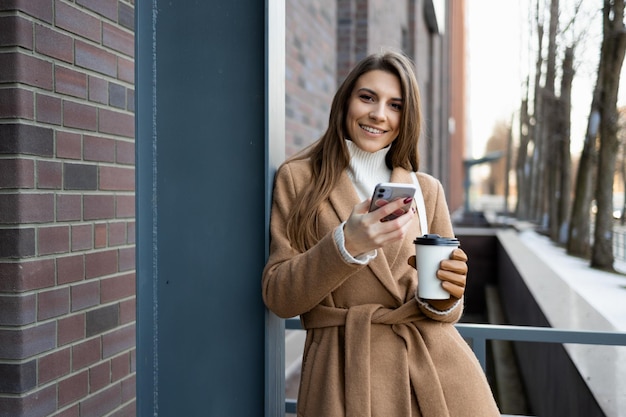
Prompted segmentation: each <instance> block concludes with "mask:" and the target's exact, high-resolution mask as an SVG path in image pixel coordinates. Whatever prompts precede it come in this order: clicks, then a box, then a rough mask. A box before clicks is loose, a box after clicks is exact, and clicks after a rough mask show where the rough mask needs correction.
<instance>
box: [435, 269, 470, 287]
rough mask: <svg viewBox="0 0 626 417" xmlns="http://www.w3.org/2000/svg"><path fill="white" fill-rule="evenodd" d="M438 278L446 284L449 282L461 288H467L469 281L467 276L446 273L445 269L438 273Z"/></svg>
mask: <svg viewBox="0 0 626 417" xmlns="http://www.w3.org/2000/svg"><path fill="white" fill-rule="evenodd" d="M437 278H439V279H440V280H441V281H443V282H444V283H446V282H449V283H451V284H454V285H457V286H459V287H465V283H466V281H467V277H466V276H465V275H463V274H455V273H454V272H450V271H444V270H443V269H440V270H438V271H437Z"/></svg>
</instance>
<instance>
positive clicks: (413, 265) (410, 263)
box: [407, 255, 417, 268]
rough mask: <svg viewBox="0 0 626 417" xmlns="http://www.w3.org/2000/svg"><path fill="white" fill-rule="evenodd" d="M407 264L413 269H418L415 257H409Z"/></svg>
mask: <svg viewBox="0 0 626 417" xmlns="http://www.w3.org/2000/svg"><path fill="white" fill-rule="evenodd" d="M407 263H408V264H409V265H411V266H412V267H413V268H415V267H416V265H417V263H416V261H415V255H412V256H409V259H408V260H407Z"/></svg>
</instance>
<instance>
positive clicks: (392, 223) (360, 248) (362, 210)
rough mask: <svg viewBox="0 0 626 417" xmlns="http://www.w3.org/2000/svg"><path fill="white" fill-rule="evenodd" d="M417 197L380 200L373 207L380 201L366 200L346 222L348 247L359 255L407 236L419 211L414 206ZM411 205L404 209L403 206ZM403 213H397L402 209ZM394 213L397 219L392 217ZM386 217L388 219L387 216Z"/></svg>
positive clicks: (353, 254)
mask: <svg viewBox="0 0 626 417" xmlns="http://www.w3.org/2000/svg"><path fill="white" fill-rule="evenodd" d="M412 202H413V198H412V197H406V198H404V199H397V200H394V201H391V202H387V203H385V202H384V201H383V202H380V206H378V207H377V208H375V209H374V210H373V211H371V210H370V209H371V207H372V205H373V204H376V202H375V201H374V202H373V201H372V200H371V199H368V200H365V201H363V202H361V203H359V204H357V205H356V206H354V209H353V210H352V213H351V214H350V217H348V220H347V221H346V224H345V226H344V231H343V233H344V238H345V246H346V250H347V251H348V252H349V253H350V254H351V255H352V256H355V257H356V256H359V255H362V254H364V253H367V252H371V251H373V250H375V249H378V248H380V247H382V246H383V245H385V244H387V243H391V242H394V241H397V240H400V239H403V238H404V236H405V235H406V233H407V232H408V230H409V226H410V224H411V220H412V219H413V215H414V214H415V211H414V210H413V209H411V207H412ZM406 206H408V207H409V208H408V211H406V212H404V211H405V209H403V207H406ZM401 212H404V213H403V214H401V215H400V216H397V215H394V213H401ZM389 216H392V217H393V219H389ZM384 219H385V220H384Z"/></svg>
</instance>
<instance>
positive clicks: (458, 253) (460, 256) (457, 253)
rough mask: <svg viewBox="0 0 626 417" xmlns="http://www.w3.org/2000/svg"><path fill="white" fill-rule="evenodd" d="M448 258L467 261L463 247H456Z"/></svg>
mask: <svg viewBox="0 0 626 417" xmlns="http://www.w3.org/2000/svg"><path fill="white" fill-rule="evenodd" d="M450 259H455V260H457V261H464V262H467V254H466V253H465V251H463V249H461V248H457V249H455V250H453V251H452V254H451V255H450Z"/></svg>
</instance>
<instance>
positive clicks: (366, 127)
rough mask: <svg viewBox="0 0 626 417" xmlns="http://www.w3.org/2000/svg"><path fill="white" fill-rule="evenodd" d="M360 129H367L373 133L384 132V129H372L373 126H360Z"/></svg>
mask: <svg viewBox="0 0 626 417" xmlns="http://www.w3.org/2000/svg"><path fill="white" fill-rule="evenodd" d="M361 129H363V130H367V131H368V132H370V133H375V134H380V133H385V131H384V130H378V129H374V128H373V127H369V126H361Z"/></svg>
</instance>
